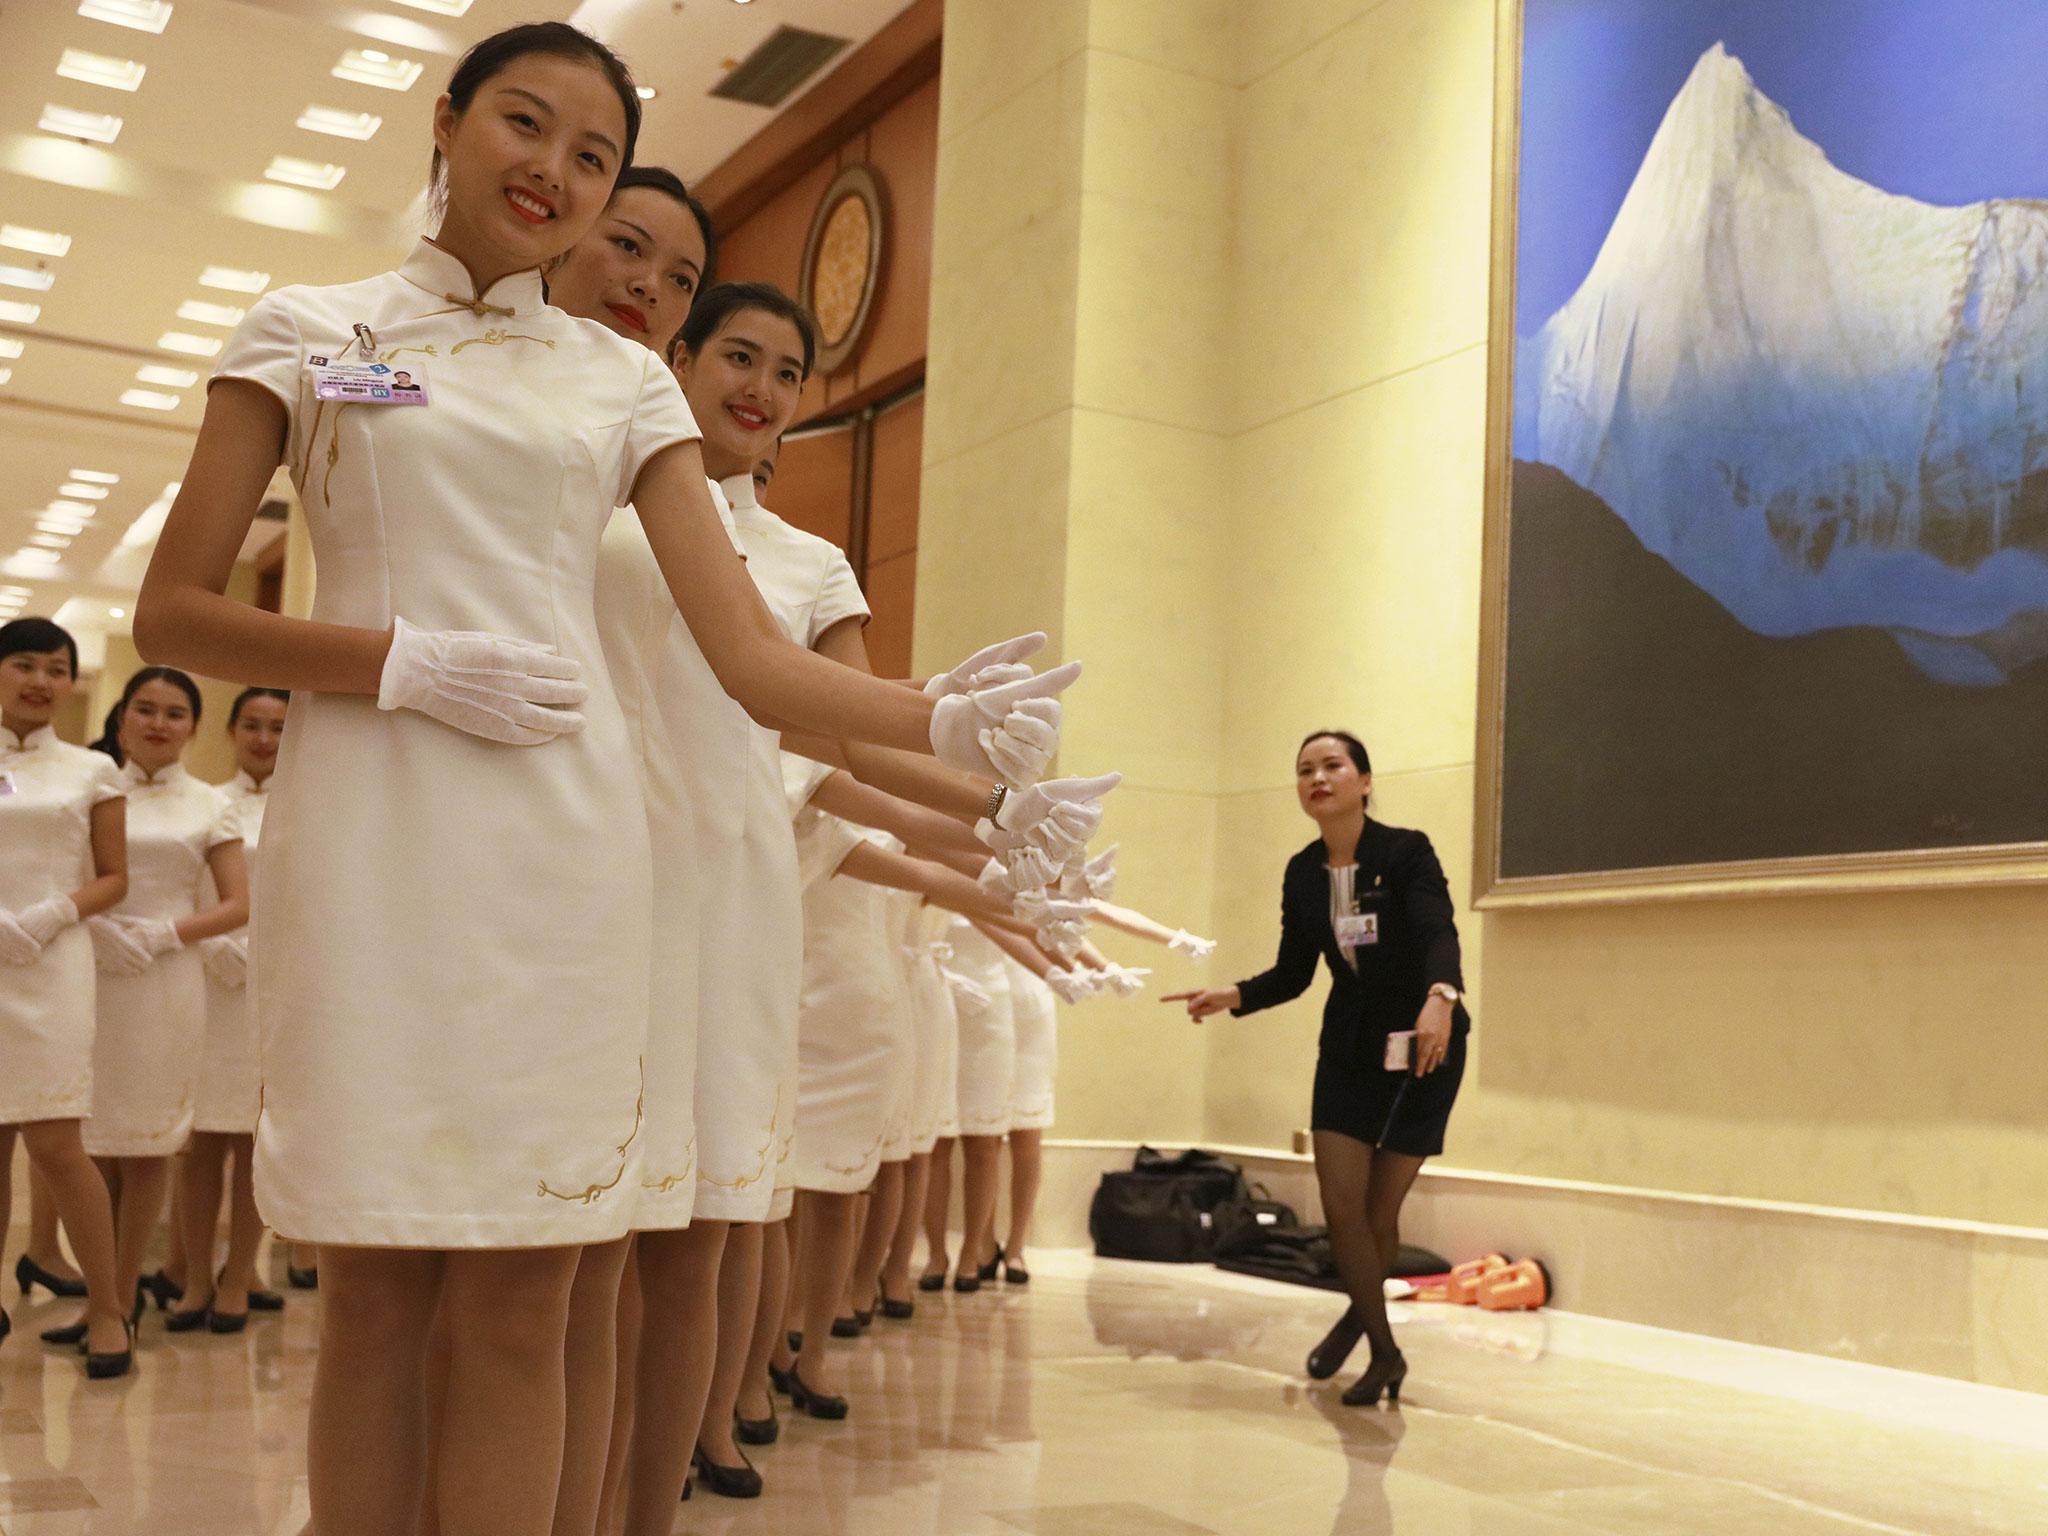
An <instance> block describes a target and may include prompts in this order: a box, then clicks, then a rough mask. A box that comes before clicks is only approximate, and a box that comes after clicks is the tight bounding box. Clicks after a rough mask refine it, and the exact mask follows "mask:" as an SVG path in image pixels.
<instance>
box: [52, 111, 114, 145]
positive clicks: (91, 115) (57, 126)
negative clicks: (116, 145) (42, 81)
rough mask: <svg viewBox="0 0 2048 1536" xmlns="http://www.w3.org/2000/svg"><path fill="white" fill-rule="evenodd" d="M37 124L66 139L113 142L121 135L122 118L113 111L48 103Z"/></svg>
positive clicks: (103, 142) (96, 142)
mask: <svg viewBox="0 0 2048 1536" xmlns="http://www.w3.org/2000/svg"><path fill="white" fill-rule="evenodd" d="M36 126H37V127H38V128H40V129H42V130H43V132H45V133H54V134H56V135H57V136H58V137H59V138H64V139H85V140H87V141H88V142H90V143H93V144H111V143H113V142H114V140H116V139H118V138H119V137H121V119H119V118H118V117H116V116H114V115H113V114H112V113H111V112H80V111H77V110H76V109H75V108H72V107H60V106H58V105H57V104H56V103H55V102H50V103H48V104H46V105H45V106H44V108H43V115H42V116H41V117H40V118H38V119H37V120H36Z"/></svg>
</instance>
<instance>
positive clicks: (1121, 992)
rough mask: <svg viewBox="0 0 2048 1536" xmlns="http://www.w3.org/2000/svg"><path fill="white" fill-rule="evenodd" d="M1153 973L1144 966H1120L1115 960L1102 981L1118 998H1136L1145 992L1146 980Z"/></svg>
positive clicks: (1103, 975) (1105, 972)
mask: <svg viewBox="0 0 2048 1536" xmlns="http://www.w3.org/2000/svg"><path fill="white" fill-rule="evenodd" d="M1151 974H1152V972H1151V971H1150V970H1149V969H1148V968H1147V967H1145V966H1142V965H1136V966H1133V965H1118V964H1117V963H1116V962H1115V961H1114V960H1112V961H1111V962H1110V964H1109V969H1108V970H1106V971H1104V972H1103V973H1102V980H1103V983H1104V985H1106V986H1107V987H1108V988H1109V990H1110V991H1112V992H1114V993H1115V994H1116V995H1117V996H1118V997H1136V996H1137V995H1138V994H1139V993H1140V992H1142V991H1144V990H1145V978H1146V977H1147V976H1150V975H1151Z"/></svg>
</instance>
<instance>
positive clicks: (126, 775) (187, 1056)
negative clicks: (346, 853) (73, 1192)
mask: <svg viewBox="0 0 2048 1536" xmlns="http://www.w3.org/2000/svg"><path fill="white" fill-rule="evenodd" d="M121 782H122V784H123V786H124V787H125V789H126V792H127V795H128V894H127V896H126V897H125V898H123V900H122V902H121V904H120V905H119V906H118V907H116V908H114V914H119V915H122V916H127V917H155V918H164V917H168V918H171V919H173V920H182V919H184V918H188V917H190V916H191V915H192V914H193V913H194V912H197V911H198V910H199V908H200V905H201V903H202V902H210V898H211V893H212V882H211V880H210V879H209V877H208V870H207V864H206V856H207V855H208V854H209V853H211V852H212V851H213V850H214V849H215V848H218V847H220V846H221V845H222V844H223V843H235V842H240V841H241V838H242V829H241V827H240V825H239V824H238V823H237V821H236V818H235V812H234V808H233V807H232V806H231V805H229V804H228V799H227V796H226V795H224V794H222V793H221V792H220V790H219V789H217V788H215V787H214V786H213V785H211V784H208V783H207V782H206V781H205V780H203V779H195V778H193V777H192V775H191V774H189V773H187V772H186V771H185V769H184V768H183V766H181V765H180V764H177V763H173V764H171V765H170V767H168V768H164V769H161V770H159V771H158V772H156V773H154V774H149V773H144V772H143V771H142V769H140V768H139V767H137V766H136V765H135V764H134V763H130V764H128V766H127V767H125V768H123V769H122V770H121ZM110 915H113V914H110ZM98 1018H99V1028H98V1031H97V1032H96V1033H95V1035H94V1037H93V1046H92V1070H93V1098H92V1116H91V1118H90V1119H88V1120H87V1121H86V1122H85V1128H84V1138H85V1150H86V1151H88V1152H90V1153H91V1154H92V1155H93V1156H94V1157H169V1156H171V1155H172V1154H173V1153H176V1152H178V1151H180V1150H181V1149H182V1148H183V1147H184V1145H185V1143H186V1142H187V1141H188V1140H190V1139H191V1136H192V1125H193V1112H194V1110H195V1108H196V1106H197V1100H198V1093H199V1058H200V1054H201V1052H202V1051H203V1050H204V1049H205V1047H206V972H205V968H204V967H203V966H202V965H201V964H200V959H199V950H198V948H197V946H190V947H187V948H183V949H174V950H172V951H171V952H170V953H169V954H164V955H158V956H157V957H156V958H155V959H154V960H152V961H150V963H149V969H148V970H146V971H144V972H143V973H142V974H141V975H140V976H119V975H114V974H112V973H110V972H105V971H102V972H101V973H100V978H99V1006H98Z"/></svg>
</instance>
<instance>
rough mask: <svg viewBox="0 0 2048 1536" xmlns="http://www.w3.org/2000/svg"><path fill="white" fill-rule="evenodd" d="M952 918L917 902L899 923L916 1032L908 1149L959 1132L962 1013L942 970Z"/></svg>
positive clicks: (946, 959)
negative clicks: (914, 1072) (956, 1095)
mask: <svg viewBox="0 0 2048 1536" xmlns="http://www.w3.org/2000/svg"><path fill="white" fill-rule="evenodd" d="M951 921H952V915H951V914H950V913H948V912H946V911H944V910H942V909H941V908H938V907H933V906H926V905H923V904H920V905H919V906H917V907H916V908H915V909H914V910H912V911H911V913H910V914H909V916H908V918H906V920H905V921H904V925H903V963H904V969H905V973H906V975H907V977H908V985H909V988H910V1012H911V1020H912V1026H913V1028H914V1029H915V1031H916V1034H917V1070H916V1074H915V1091H914V1096H913V1098H912V1112H911V1132H910V1142H911V1147H910V1149H911V1151H912V1152H929V1151H931V1149H932V1148H933V1147H934V1146H936V1145H937V1144H938V1141H939V1138H940V1137H942V1136H951V1135H954V1134H955V1133H956V1131H957V1130H958V1124H957V1122H958V1119H959V1109H958V1106H957V1104H956V1103H955V1098H954V1096H955V1094H956V1093H957V1092H958V1087H957V1084H956V1078H957V1075H958V1073H959V1070H960V1016H959V1014H958V1012H957V1011H956V1010H955V1008H954V1006H953V989H952V987H951V986H949V985H948V984H947V982H946V977H945V972H944V967H945V965H946V964H947V962H949V961H950V960H951V959H952V957H953V946H952V945H951V944H950V943H948V942H947V940H946V936H945V935H946V928H947V925H948V924H949V923H950V922H951Z"/></svg>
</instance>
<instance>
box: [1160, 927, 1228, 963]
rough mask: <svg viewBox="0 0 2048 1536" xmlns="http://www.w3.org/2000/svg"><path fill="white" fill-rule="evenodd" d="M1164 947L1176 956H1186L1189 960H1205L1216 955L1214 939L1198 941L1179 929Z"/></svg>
mask: <svg viewBox="0 0 2048 1536" xmlns="http://www.w3.org/2000/svg"><path fill="white" fill-rule="evenodd" d="M1166 947H1167V948H1168V949H1170V950H1172V951H1173V952H1174V953H1175V954H1176V955H1186V956H1187V957H1188V958H1189V959H1190V960H1206V959H1208V958H1209V957H1210V956H1211V955H1213V954H1215V953H1216V941H1215V940H1214V939H1198V938H1196V937H1195V936H1194V935H1193V934H1192V933H1189V932H1188V931H1187V929H1185V928H1182V929H1180V930H1179V931H1178V932H1177V933H1175V934H1174V936H1173V937H1172V938H1171V939H1168V940H1167V941H1166Z"/></svg>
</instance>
